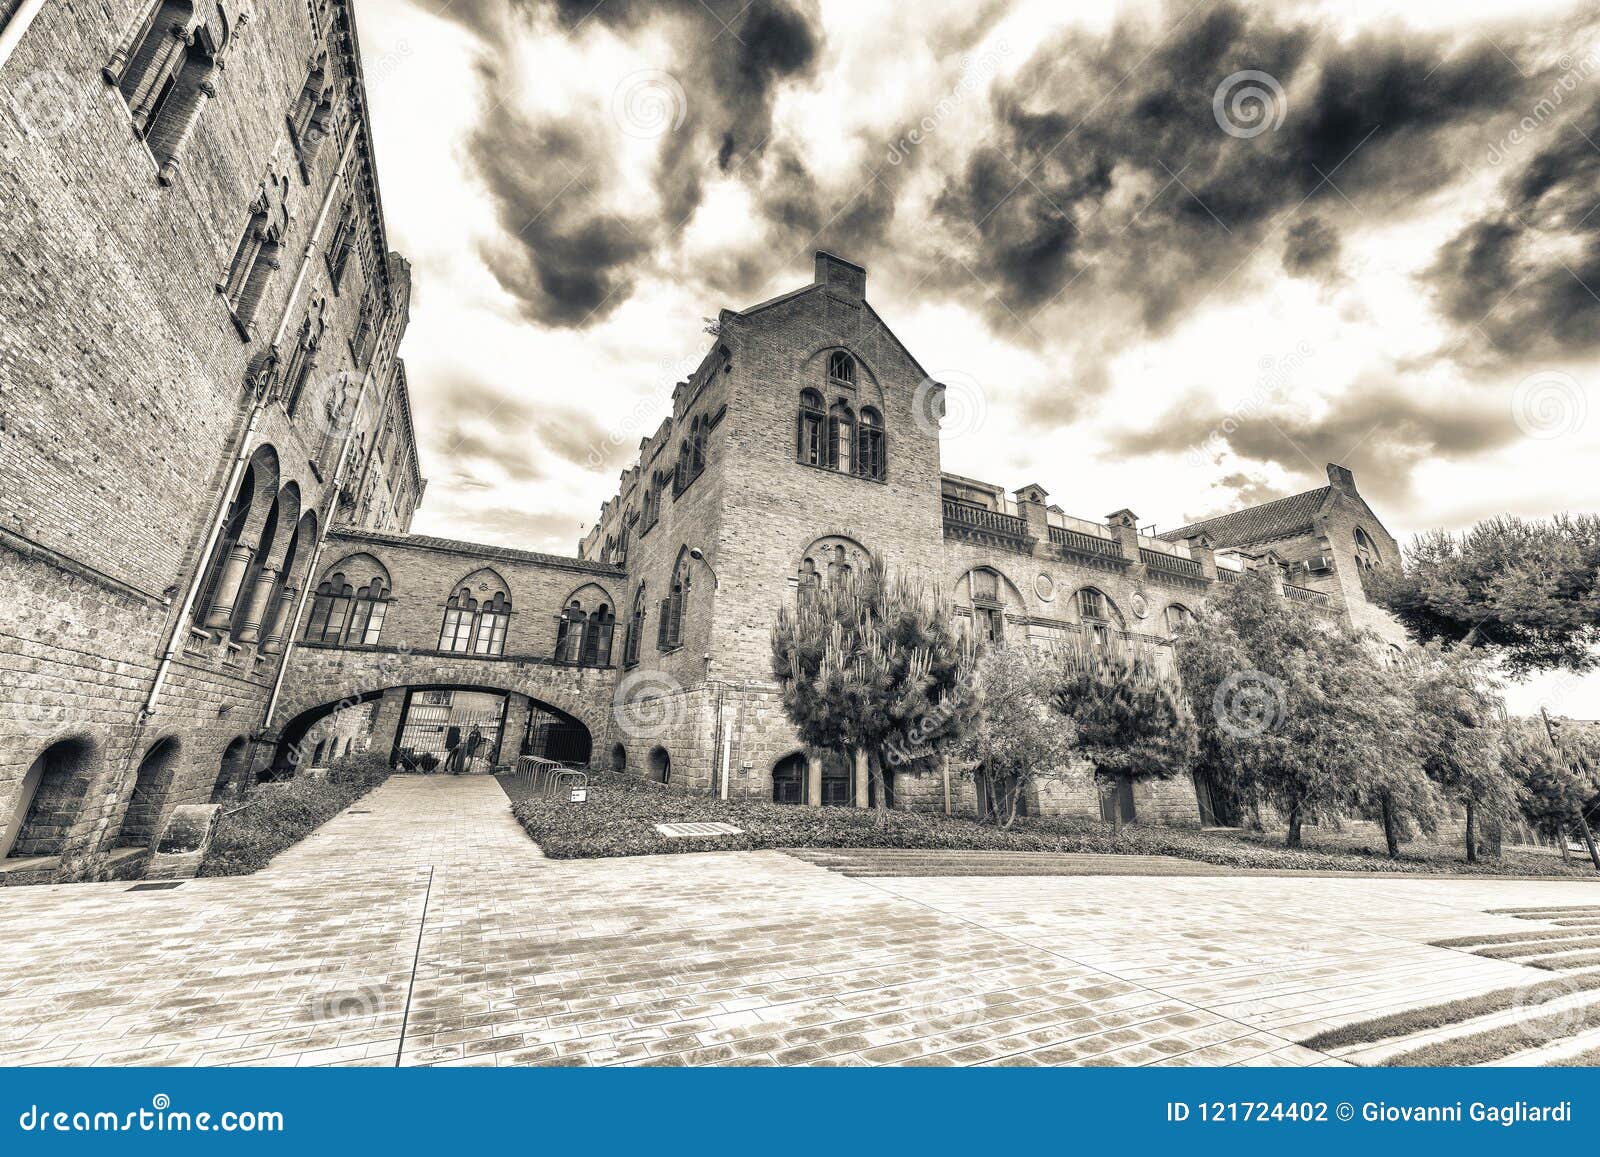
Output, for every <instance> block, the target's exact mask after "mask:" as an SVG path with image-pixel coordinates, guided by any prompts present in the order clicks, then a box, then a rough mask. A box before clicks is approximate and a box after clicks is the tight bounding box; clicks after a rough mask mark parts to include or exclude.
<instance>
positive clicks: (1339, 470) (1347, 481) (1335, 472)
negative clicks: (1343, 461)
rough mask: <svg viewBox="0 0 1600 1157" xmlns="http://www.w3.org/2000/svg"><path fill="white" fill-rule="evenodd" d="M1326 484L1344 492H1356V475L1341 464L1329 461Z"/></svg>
mask: <svg viewBox="0 0 1600 1157" xmlns="http://www.w3.org/2000/svg"><path fill="white" fill-rule="evenodd" d="M1328 485H1329V486H1332V487H1333V488H1334V489H1335V490H1342V491H1344V492H1345V493H1346V494H1354V493H1355V492H1356V476H1355V475H1354V474H1352V473H1350V471H1348V470H1346V469H1345V468H1344V467H1343V466H1339V465H1336V464H1334V463H1332V462H1329V463H1328Z"/></svg>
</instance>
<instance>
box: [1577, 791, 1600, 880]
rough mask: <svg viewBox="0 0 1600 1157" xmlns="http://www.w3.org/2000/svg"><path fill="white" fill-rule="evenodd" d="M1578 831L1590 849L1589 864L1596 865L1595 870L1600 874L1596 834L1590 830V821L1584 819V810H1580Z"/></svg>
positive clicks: (1599, 854)
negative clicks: (1595, 841) (1595, 844)
mask: <svg viewBox="0 0 1600 1157" xmlns="http://www.w3.org/2000/svg"><path fill="white" fill-rule="evenodd" d="M1578 831H1579V832H1580V833H1581V834H1582V836H1583V846H1584V847H1586V848H1588V849H1589V862H1590V863H1591V864H1593V865H1594V870H1595V871H1597V872H1600V851H1596V850H1595V846H1594V833H1593V832H1591V831H1590V830H1589V821H1588V820H1587V819H1586V818H1584V814H1583V809H1582V808H1581V807H1580V808H1579V809H1578Z"/></svg>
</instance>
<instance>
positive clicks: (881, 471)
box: [856, 406, 888, 479]
mask: <svg viewBox="0 0 1600 1157" xmlns="http://www.w3.org/2000/svg"><path fill="white" fill-rule="evenodd" d="M887 466H888V461H887V458H886V457H885V454H884V445H883V415H881V414H879V413H878V411H877V410H874V409H873V408H872V407H871V406H866V407H863V408H862V411H861V425H860V428H859V432H858V433H857V435H856V473H857V474H859V475H861V476H862V477H863V478H879V479H881V478H883V477H884V475H885V473H886V472H887V470H886V468H887Z"/></svg>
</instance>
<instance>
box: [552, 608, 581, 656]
mask: <svg viewBox="0 0 1600 1157" xmlns="http://www.w3.org/2000/svg"><path fill="white" fill-rule="evenodd" d="M584 622H585V618H584V614H583V604H582V602H580V601H579V600H578V599H573V600H572V601H571V602H570V603H568V604H567V605H566V607H565V608H563V610H562V612H561V618H560V619H559V620H558V621H557V622H556V662H558V663H576V662H578V661H579V660H580V659H581V658H582V656H583V624H584Z"/></svg>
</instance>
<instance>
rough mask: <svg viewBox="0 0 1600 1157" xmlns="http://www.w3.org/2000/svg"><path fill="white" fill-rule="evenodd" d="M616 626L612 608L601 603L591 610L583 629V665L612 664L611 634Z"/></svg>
mask: <svg viewBox="0 0 1600 1157" xmlns="http://www.w3.org/2000/svg"><path fill="white" fill-rule="evenodd" d="M615 627H616V616H615V615H614V614H612V613H611V608H610V607H608V606H607V605H606V604H604V603H601V604H600V605H599V606H598V607H596V608H595V609H594V610H592V611H590V612H589V619H588V622H586V623H585V624H584V629H583V659H582V662H583V665H584V666H585V667H609V666H611V635H612V632H613V631H614V629H615Z"/></svg>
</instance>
